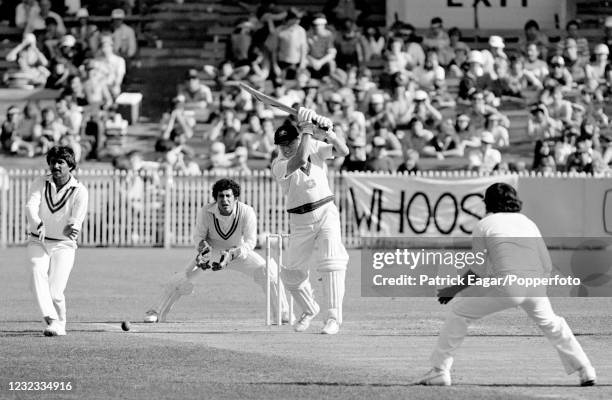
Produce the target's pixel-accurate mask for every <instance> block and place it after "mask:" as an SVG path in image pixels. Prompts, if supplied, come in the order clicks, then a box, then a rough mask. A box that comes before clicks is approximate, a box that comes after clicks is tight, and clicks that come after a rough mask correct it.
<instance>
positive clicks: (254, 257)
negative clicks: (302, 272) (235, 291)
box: [228, 251, 290, 319]
mask: <svg viewBox="0 0 612 400" xmlns="http://www.w3.org/2000/svg"><path fill="white" fill-rule="evenodd" d="M228 268H229V269H233V270H236V271H240V272H242V273H244V274H246V275H252V276H253V280H254V281H255V282H256V283H257V284H259V285H260V286H261V288H262V290H263V292H264V294H265V293H266V261H265V260H264V259H263V257H262V256H260V255H259V254H257V253H256V252H254V251H251V252H249V254H248V255H247V257H246V258H245V259H244V260H241V259H236V260H234V261H232V262H230V263H229V264H228ZM268 268H269V269H268V279H269V280H270V295H271V297H272V299H271V305H272V312H273V315H275V314H276V312H277V310H278V304H277V303H278V300H277V299H278V294H279V291H280V301H281V304H280V307H281V313H282V314H283V318H285V317H286V318H287V319H288V318H289V317H290V316H289V304H288V302H287V295H286V294H285V287H284V286H283V283H282V281H281V282H279V284H277V282H276V281H277V279H276V276H277V265H276V262H275V261H274V260H271V262H270V266H269V267H268Z"/></svg>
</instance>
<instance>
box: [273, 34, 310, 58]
mask: <svg viewBox="0 0 612 400" xmlns="http://www.w3.org/2000/svg"><path fill="white" fill-rule="evenodd" d="M276 51H277V55H278V61H282V62H285V63H288V64H299V63H301V62H302V60H303V59H304V57H305V56H306V53H307V51H308V42H307V38H306V31H305V30H304V28H302V27H301V26H299V25H291V26H288V27H284V28H281V29H280V30H279V31H278V33H277V45H276Z"/></svg>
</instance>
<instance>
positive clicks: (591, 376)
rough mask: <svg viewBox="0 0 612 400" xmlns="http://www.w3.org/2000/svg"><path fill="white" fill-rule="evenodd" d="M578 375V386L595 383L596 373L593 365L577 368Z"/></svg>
mask: <svg viewBox="0 0 612 400" xmlns="http://www.w3.org/2000/svg"><path fill="white" fill-rule="evenodd" d="M578 376H580V386H593V385H595V383H597V375H596V374H595V368H593V367H582V368H580V369H579V370H578Z"/></svg>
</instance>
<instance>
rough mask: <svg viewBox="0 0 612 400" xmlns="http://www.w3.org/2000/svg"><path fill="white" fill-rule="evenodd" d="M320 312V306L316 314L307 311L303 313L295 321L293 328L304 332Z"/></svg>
mask: <svg viewBox="0 0 612 400" xmlns="http://www.w3.org/2000/svg"><path fill="white" fill-rule="evenodd" d="M318 314H319V307H318V306H317V310H316V311H315V313H314V314H307V313H304V314H302V316H301V317H300V319H299V320H298V322H296V323H295V326H294V327H293V330H295V331H296V332H304V331H305V330H306V329H308V327H309V326H310V323H311V322H312V320H313V319H314V317H316V316H317V315H318Z"/></svg>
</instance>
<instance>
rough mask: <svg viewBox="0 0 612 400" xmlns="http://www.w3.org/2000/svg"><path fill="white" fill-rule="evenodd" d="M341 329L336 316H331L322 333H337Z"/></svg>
mask: <svg viewBox="0 0 612 400" xmlns="http://www.w3.org/2000/svg"><path fill="white" fill-rule="evenodd" d="M339 331H340V324H339V323H338V321H336V320H335V319H334V318H329V319H328V320H327V322H326V323H325V326H324V327H323V329H321V333H322V334H324V335H335V334H336V333H338V332H339Z"/></svg>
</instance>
